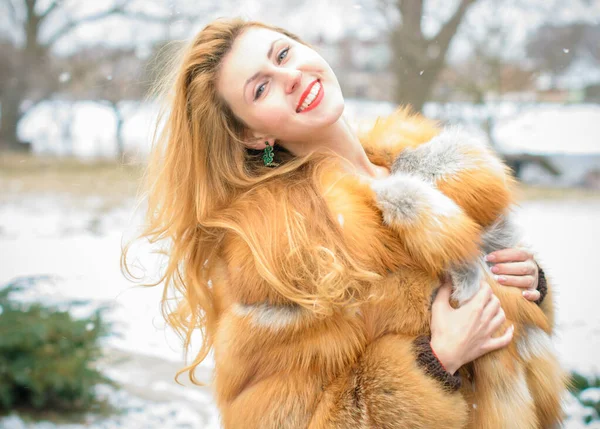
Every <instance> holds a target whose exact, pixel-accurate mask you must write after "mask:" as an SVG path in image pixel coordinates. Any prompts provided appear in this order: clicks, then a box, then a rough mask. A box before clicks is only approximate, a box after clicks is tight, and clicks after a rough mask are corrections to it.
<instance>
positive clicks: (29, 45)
mask: <svg viewBox="0 0 600 429" xmlns="http://www.w3.org/2000/svg"><path fill="white" fill-rule="evenodd" d="M67 3H68V2H64V1H61V0H51V1H45V2H44V1H41V0H0V12H1V13H6V16H7V17H8V19H9V23H10V25H12V29H9V31H11V30H12V31H14V30H16V31H17V32H19V33H21V36H22V39H23V43H21V44H18V43H13V44H12V46H11V49H12V53H13V55H12V56H11V57H10V58H7V60H9V61H10V66H6V67H4V66H3V67H2V68H1V69H0V72H1V73H2V74H3V76H2V80H3V83H2V85H1V90H0V94H1V96H2V99H1V101H2V115H1V124H0V150H2V149H4V150H19V149H21V150H22V149H26V148H27V145H24V144H20V143H22V142H19V139H18V137H17V125H18V123H19V121H20V119H21V118H22V117H23V115H24V114H25V113H26V111H27V109H29V108H31V107H33V106H34V105H35V104H37V103H38V102H40V101H42V100H45V99H48V98H49V97H50V96H51V95H52V94H53V93H55V92H56V91H57V90H59V89H60V84H61V82H60V79H59V76H60V73H61V70H58V69H57V68H56V67H55V64H54V59H53V54H52V50H53V48H54V47H55V45H56V44H57V43H58V42H59V41H61V40H63V38H65V37H67V36H68V35H70V34H71V33H72V32H73V31H74V30H75V29H76V28H78V27H79V26H81V25H83V24H86V23H91V22H98V21H102V20H104V19H107V18H109V17H112V16H115V15H120V16H123V17H126V18H127V19H130V20H132V21H134V20H138V21H139V20H141V21H145V22H156V23H163V24H165V25H168V24H169V23H170V22H172V21H173V20H174V19H175V18H174V17H172V16H171V15H168V14H162V15H153V14H149V13H145V12H141V11H139V8H138V9H134V8H131V7H130V6H131V4H132V3H133V2H132V0H116V1H115V3H114V4H113V6H112V7H110V8H108V9H105V10H102V11H100V12H95V13H93V14H89V15H86V16H78V17H74V16H73V14H72V13H71V10H70V9H69V7H68V5H67ZM46 5H47V6H46ZM44 6H45V9H43V10H42V8H44ZM59 13H60V14H62V18H63V19H61V20H54V21H55V22H56V21H59V22H60V23H59V24H58V25H53V26H52V27H53V28H48V26H47V25H46V24H47V23H48V22H49V21H52V20H51V18H53V17H54V16H55V15H56V14H59ZM177 19H181V17H178V18H177ZM186 19H188V20H191V19H194V17H192V16H189V15H188V16H187V17H186ZM55 22H53V24H55ZM42 30H44V35H43V37H42ZM48 30H51V31H48ZM3 38H4V39H8V38H9V37H7V35H6V34H5V35H4V37H3ZM2 47H3V50H7V47H6V46H5V45H2ZM3 62H4V58H3ZM4 74H6V76H4ZM25 101H27V103H24V102H25Z"/></svg>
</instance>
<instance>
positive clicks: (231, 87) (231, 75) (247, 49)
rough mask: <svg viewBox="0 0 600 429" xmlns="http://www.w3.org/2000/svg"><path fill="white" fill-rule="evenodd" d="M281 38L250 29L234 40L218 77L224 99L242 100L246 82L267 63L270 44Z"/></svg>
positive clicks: (270, 33) (258, 28) (263, 29)
mask: <svg viewBox="0 0 600 429" xmlns="http://www.w3.org/2000/svg"><path fill="white" fill-rule="evenodd" d="M281 37H285V36H284V35H283V34H281V33H278V32H276V31H273V30H270V29H268V28H260V27H250V28H248V29H246V30H245V31H244V32H243V33H242V34H240V35H239V36H238V37H237V38H236V40H235V42H234V43H233V46H232V47H231V51H230V52H228V53H227V55H225V57H224V58H223V63H222V66H221V71H220V76H219V90H220V91H221V92H222V94H223V95H224V96H225V99H231V97H237V98H243V93H242V91H243V90H244V84H245V83H246V80H247V79H248V78H249V77H250V76H252V75H253V74H254V73H256V72H257V71H259V70H260V66H261V64H263V63H264V62H266V61H267V52H268V50H269V47H270V46H271V42H273V41H274V40H276V39H279V38H281Z"/></svg>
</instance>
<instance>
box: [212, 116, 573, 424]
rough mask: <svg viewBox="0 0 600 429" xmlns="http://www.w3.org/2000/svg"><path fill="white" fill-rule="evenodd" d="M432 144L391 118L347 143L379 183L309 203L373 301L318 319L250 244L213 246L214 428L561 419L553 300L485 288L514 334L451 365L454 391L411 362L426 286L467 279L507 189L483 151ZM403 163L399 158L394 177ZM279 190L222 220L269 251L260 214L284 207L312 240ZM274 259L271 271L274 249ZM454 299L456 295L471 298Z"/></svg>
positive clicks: (289, 191) (416, 357)
mask: <svg viewBox="0 0 600 429" xmlns="http://www.w3.org/2000/svg"><path fill="white" fill-rule="evenodd" d="M444 133H445V132H442V133H441V134H440V130H439V129H438V128H437V127H436V126H435V125H434V124H433V123H431V122H430V121H427V120H425V119H424V118H421V117H416V116H410V115H408V114H407V113H406V112H405V111H402V110H400V111H397V112H395V113H394V114H393V115H391V116H390V117H389V118H387V119H386V120H381V121H379V122H378V123H377V124H376V125H375V126H374V127H373V128H371V129H369V130H368V132H366V133H364V134H363V135H361V141H362V143H363V146H364V148H365V151H366V152H367V155H368V156H369V158H370V159H371V161H372V162H373V163H376V164H378V165H383V166H386V167H388V168H390V169H391V170H392V175H391V176H390V177H389V178H386V179H383V180H382V181H374V182H368V181H365V180H361V179H359V178H358V177H357V176H353V175H349V174H347V173H345V172H344V171H343V170H342V169H339V170H337V169H331V170H329V171H328V172H327V173H326V174H325V175H324V176H323V178H322V180H323V186H322V188H321V189H323V193H322V195H321V196H320V197H321V198H322V200H323V201H324V202H325V204H326V207H327V212H328V216H330V217H331V218H332V219H335V220H336V222H337V225H332V226H331V229H332V231H337V233H339V234H341V235H342V236H343V240H344V242H345V243H347V244H348V246H347V248H348V249H349V250H348V251H349V252H351V253H352V256H353V257H354V258H356V260H359V261H361V263H362V264H363V265H364V266H368V267H370V269H371V270H372V271H374V272H377V273H380V274H381V277H380V279H379V280H378V281H373V282H370V283H369V286H368V287H369V288H370V289H369V293H371V294H372V295H373V296H379V297H382V299H379V300H376V301H373V302H372V303H368V304H363V305H361V306H360V307H359V308H355V307H348V308H344V307H341V308H337V309H334V310H333V311H332V313H331V314H330V315H328V316H326V317H318V316H317V315H315V314H314V313H313V312H311V311H310V310H308V309H306V308H305V307H303V306H300V305H297V303H294V302H291V301H289V300H287V299H285V298H284V297H283V296H282V295H281V294H279V293H278V292H277V291H276V288H273V287H272V284H273V282H274V281H276V280H274V279H271V278H269V276H268V275H267V274H266V271H265V270H264V269H263V268H262V267H261V261H257V260H256V259H255V258H254V256H253V254H254V253H253V251H252V250H253V249H252V245H251V244H252V243H251V240H249V239H248V237H246V238H245V239H242V238H241V237H240V236H239V235H238V234H236V233H235V232H231V233H230V234H228V235H227V237H226V239H225V240H224V241H223V246H222V249H221V252H220V255H221V257H220V259H219V262H218V263H217V264H215V265H214V267H213V269H212V272H211V280H212V285H213V292H214V296H215V301H216V304H215V307H216V308H217V310H218V314H219V320H218V322H217V326H216V329H215V335H214V352H215V383H214V389H215V397H216V399H217V403H218V406H219V409H220V411H221V414H222V420H223V425H224V427H225V428H304V427H309V428H478V429H479V428H538V427H549V426H551V425H552V424H555V423H557V422H559V421H560V419H561V418H562V411H561V409H560V403H559V401H560V395H561V394H562V393H563V391H564V384H565V381H564V380H565V379H564V374H563V372H562V370H561V369H560V367H559V366H558V363H557V361H556V357H555V356H554V353H553V352H552V348H551V342H550V335H551V333H552V326H553V308H552V291H551V289H549V291H548V295H547V297H546V299H545V300H544V302H543V303H542V304H541V305H540V306H537V305H536V304H534V303H530V302H527V301H526V300H524V299H523V298H522V296H521V295H520V291H519V290H516V288H508V287H502V286H498V285H497V284H496V283H494V282H491V284H492V289H493V290H494V293H495V294H496V295H497V296H498V297H499V298H500V300H501V303H502V307H503V309H504V310H505V313H506V316H507V325H508V324H509V323H514V324H515V328H516V329H515V335H514V339H513V341H512V343H511V345H510V346H509V347H507V348H505V349H502V350H500V351H497V352H493V353H489V354H487V355H485V356H483V357H482V358H480V359H478V360H476V361H475V362H474V363H473V364H470V365H466V366H465V367H463V368H461V370H460V374H461V377H462V387H460V388H458V385H452V384H451V383H446V382H444V380H442V379H440V378H439V377H437V378H436V377H433V376H432V374H431V371H430V370H429V369H428V367H427V365H424V364H423V362H422V359H421V358H422V357H423V354H424V353H425V354H426V353H427V350H424V349H423V348H422V347H423V346H422V345H423V344H424V342H423V341H422V340H423V339H424V338H427V335H429V322H430V317H431V314H430V304H431V300H432V294H433V293H434V291H435V290H436V289H437V287H439V285H440V281H439V278H440V275H441V274H442V273H444V272H447V271H448V270H450V271H452V270H454V272H455V273H456V272H460V269H461V267H464V266H465V264H471V265H470V266H471V267H473V266H476V264H477V258H478V257H479V256H480V253H481V251H482V246H483V245H484V244H485V239H484V237H485V236H486V234H487V233H488V232H489V231H490V228H492V227H493V226H494V225H497V222H498V219H500V218H502V216H503V215H505V214H506V212H507V210H508V209H509V208H510V205H511V204H512V191H511V187H512V180H511V178H510V175H508V174H507V171H506V169H505V167H504V166H503V165H502V164H501V163H500V161H498V159H497V158H496V157H495V156H494V155H493V153H491V152H490V151H489V150H488V149H487V148H486V147H485V146H483V145H481V144H479V143H477V142H472V141H471V142H468V141H460V139H462V138H463V137H464V136H463V135H462V134H460V133H457V132H453V133H451V134H450V135H448V134H444ZM436 139H437V140H436ZM432 142H436V143H435V145H432ZM440 142H441V143H440ZM427 144H429V145H430V146H431V147H433V148H434V149H433V152H431V151H430V152H427V150H429V149H427V147H428V146H426V145H427ZM444 144H445V145H446V146H445V147H446V149H447V150H445V151H444V150H442V151H441V152H443V153H441V152H440V151H439V150H438V149H439V148H440V147H443V145H444ZM422 148H425V149H422ZM423 150H424V151H425V152H424V153H420V152H419V151H423ZM409 153H412V154H413V155H414V157H413V158H411V159H412V161H410V162H408V163H406V162H405V163H404V164H402V163H401V160H402V159H404V160H405V161H406V158H402V157H404V156H405V155H406V154H409ZM440 153H441V154H440ZM415 154H416V155H415ZM413 155H411V156H413ZM436 157H437V158H436ZM434 158H435V159H434ZM415 159H416V160H417V161H415ZM414 162H416V163H417V164H418V165H417V164H415V163H414ZM419 162H421V164H419ZM436 162H437V163H436ZM415 165H416V166H415ZM417 176H418V177H417ZM416 177H417V178H416ZM278 183H279V182H274V184H273V186H272V187H270V188H269V191H268V195H266V194H265V195H261V194H252V193H251V194H249V195H247V196H246V197H245V198H241V199H239V200H238V201H236V203H234V204H235V207H232V208H230V210H232V213H233V212H235V213H243V214H244V216H245V219H247V221H248V222H253V224H254V225H256V228H257V229H258V230H257V234H270V235H269V236H270V237H272V239H273V241H274V243H275V242H279V241H281V240H283V239H284V238H285V236H286V231H285V230H284V229H282V228H281V227H280V223H279V222H278V221H277V219H278V216H283V215H284V213H283V212H282V213H278V212H277V210H275V212H273V213H264V212H262V211H261V210H260V207H261V201H264V199H265V198H273V199H275V200H276V199H277V198H278V197H281V198H283V197H284V196H285V197H286V198H287V199H288V200H291V201H294V200H297V201H300V202H301V203H302V204H300V203H299V205H298V216H299V217H298V219H299V221H298V222H299V223H298V225H299V227H302V228H305V229H306V231H307V234H308V235H309V236H311V237H313V239H314V241H315V242H318V241H319V240H321V239H322V237H323V234H326V233H327V232H326V231H319V230H316V228H313V227H312V225H311V222H310V219H311V216H318V215H322V213H321V212H319V211H318V210H316V209H315V206H314V204H312V203H309V201H303V198H304V199H305V200H306V197H305V195H306V194H305V193H304V192H305V190H304V189H302V186H300V185H298V186H292V185H291V184H285V183H279V184H278ZM296 194H297V195H296ZM275 207H277V206H275ZM312 218H313V219H314V217H312ZM261 228H262V229H261ZM278 228H279V229H278ZM482 237H483V238H482ZM273 252H278V253H277V254H275V255H274V258H275V259H277V258H278V257H280V258H284V257H285V246H280V245H274V247H273ZM279 253H280V254H279ZM474 264H475V265H474ZM473 272H478V273H479V274H478V275H485V273H484V274H481V273H483V272H484V271H477V270H474V271H473ZM472 283H476V284H478V282H473V281H471V283H468V284H472ZM468 284H467V283H465V285H467V286H468ZM465 287H466V286H465ZM475 291H476V290H475ZM463 292H464V291H463ZM464 293H465V294H466V295H461V294H460V293H458V292H456V291H455V298H456V299H457V300H458V301H459V302H460V301H461V300H464V299H466V298H467V295H469V294H472V293H474V291H473V290H471V291H467V292H464ZM502 331H503V330H502ZM425 343H427V341H426V342H425Z"/></svg>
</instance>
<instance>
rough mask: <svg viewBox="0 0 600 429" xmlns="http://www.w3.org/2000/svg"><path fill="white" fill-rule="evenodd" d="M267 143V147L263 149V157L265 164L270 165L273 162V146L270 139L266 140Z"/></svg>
mask: <svg viewBox="0 0 600 429" xmlns="http://www.w3.org/2000/svg"><path fill="white" fill-rule="evenodd" d="M265 144H266V145H267V147H265V150H264V151H263V156H262V158H263V161H264V163H265V165H266V166H267V167H269V166H270V165H272V164H273V146H270V145H269V142H268V141H266V142H265Z"/></svg>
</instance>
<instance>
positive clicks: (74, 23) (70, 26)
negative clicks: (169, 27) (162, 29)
mask: <svg viewBox="0 0 600 429" xmlns="http://www.w3.org/2000/svg"><path fill="white" fill-rule="evenodd" d="M115 15H121V16H126V17H129V18H132V19H136V20H140V21H148V22H157V23H169V22H171V21H172V18H171V17H168V16H159V15H152V14H147V13H143V12H131V11H127V10H125V3H122V4H120V5H117V6H115V7H112V8H110V9H108V10H105V11H104V12H99V13H97V14H94V15H89V16H86V17H83V18H80V19H78V20H70V21H69V22H67V24H65V25H64V26H63V27H62V28H60V29H59V30H57V31H56V32H55V33H54V34H53V35H52V36H50V38H49V39H48V41H47V42H46V43H45V45H46V46H47V47H48V48H50V47H51V46H53V45H54V44H55V43H56V42H57V41H58V40H60V39H62V38H63V37H64V36H66V35H67V34H69V33H70V32H71V31H73V30H74V29H75V28H77V27H78V26H79V25H81V24H85V23H90V22H96V21H100V20H103V19H105V18H108V17H110V16H115Z"/></svg>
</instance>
